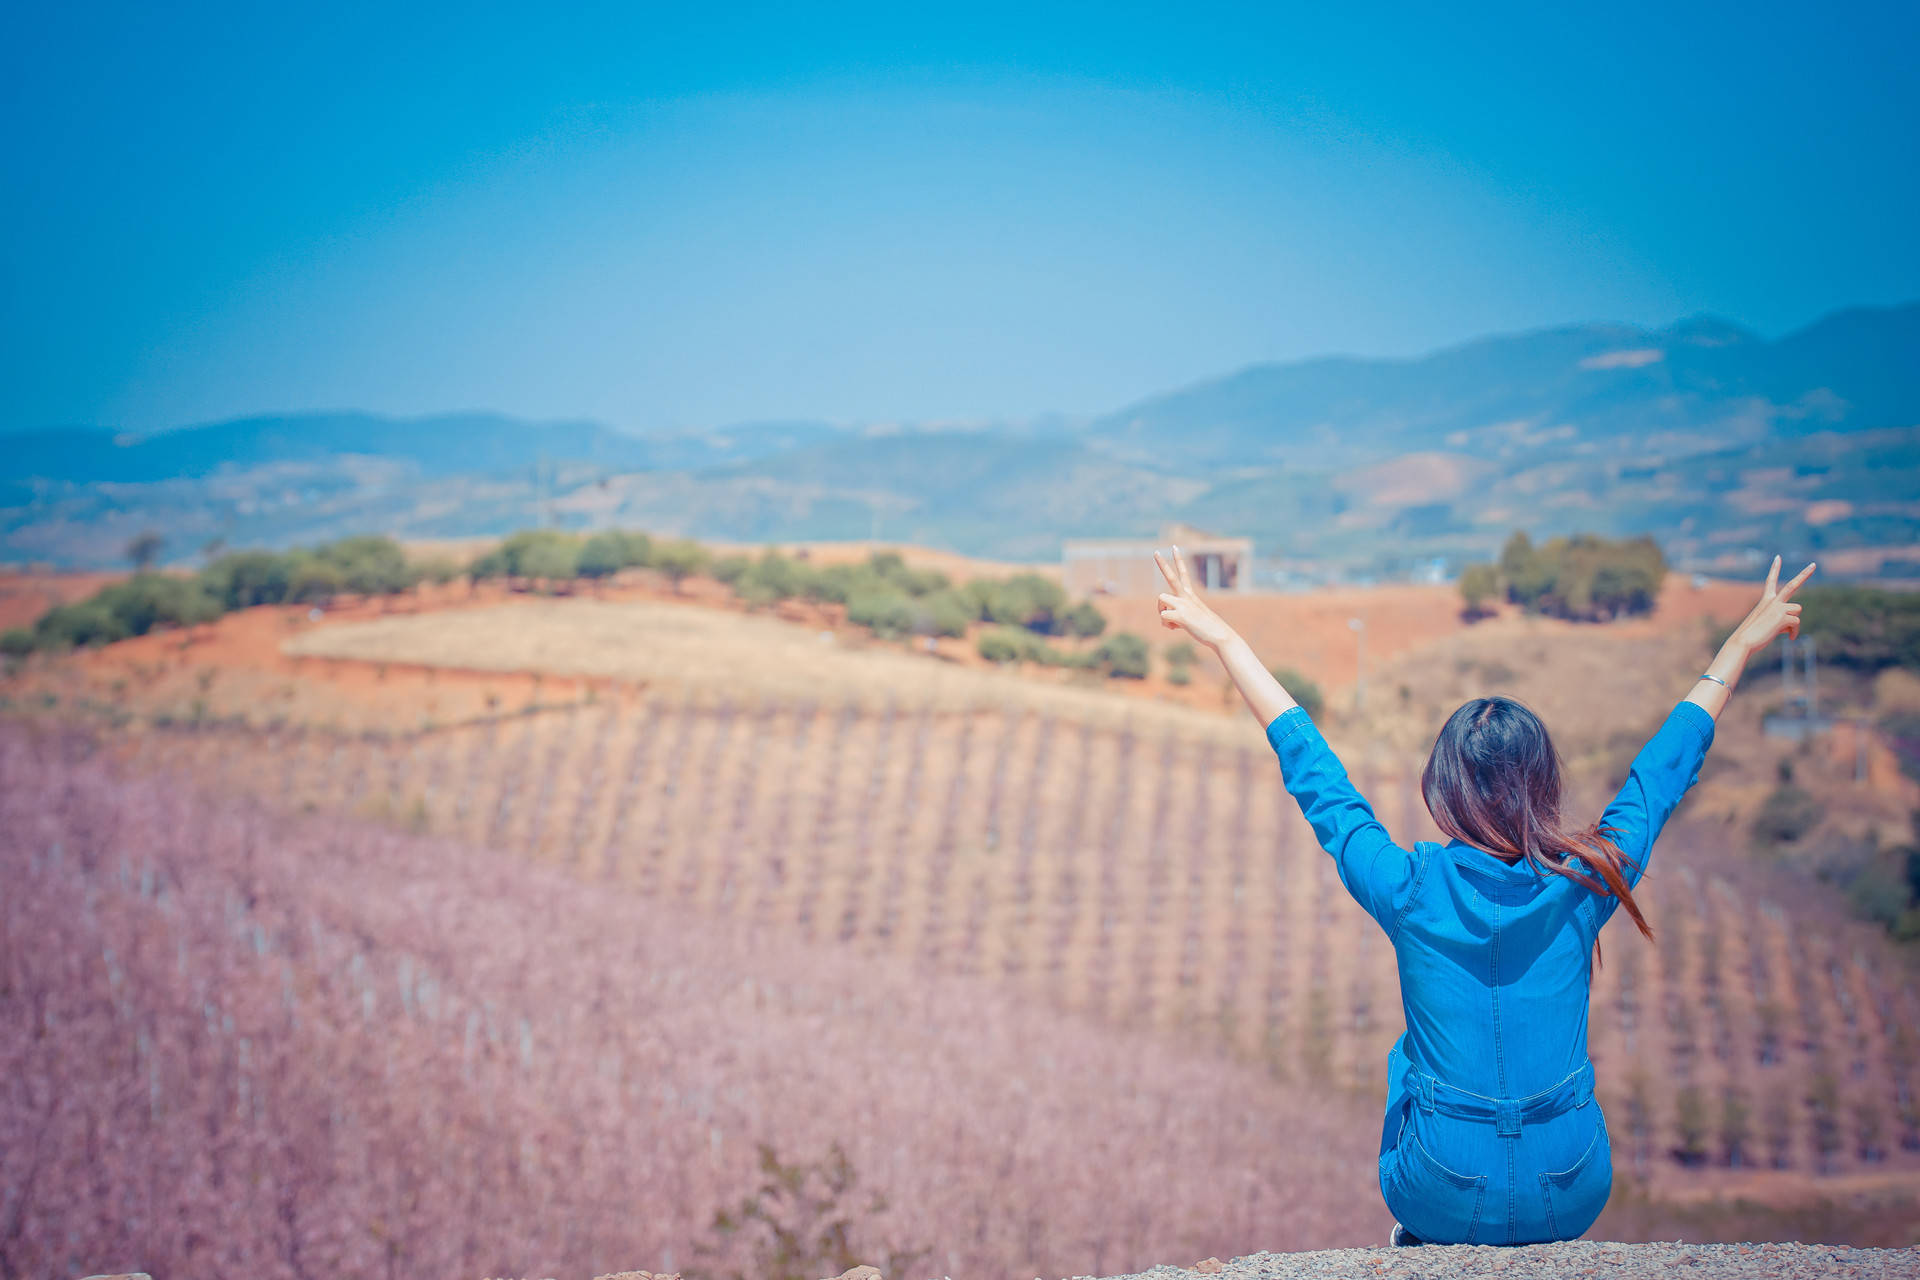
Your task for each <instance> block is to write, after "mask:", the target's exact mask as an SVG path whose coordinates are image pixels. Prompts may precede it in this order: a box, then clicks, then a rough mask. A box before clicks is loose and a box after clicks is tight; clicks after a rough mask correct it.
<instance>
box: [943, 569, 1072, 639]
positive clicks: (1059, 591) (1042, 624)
mask: <svg viewBox="0 0 1920 1280" xmlns="http://www.w3.org/2000/svg"><path fill="white" fill-rule="evenodd" d="M961 594H962V596H963V597H964V598H965V599H967V600H968V601H969V602H970V603H971V604H972V606H973V608H974V611H975V613H976V616H978V617H980V618H982V619H984V620H985V621H987V622H998V623H1001V624H1003V625H1005V626H1011V627H1025V628H1027V629H1028V630H1029V631H1037V632H1039V633H1041V634H1042V635H1052V634H1054V633H1055V632H1056V631H1057V630H1059V629H1060V619H1061V617H1062V615H1064V614H1065V613H1066V612H1067V593H1066V591H1065V589H1063V588H1062V587H1061V586H1060V584H1059V583H1057V582H1055V581H1053V579H1051V578H1045V577H1042V576H1041V575H1039V574H1037V573H1016V574H1014V575H1013V576H1012V577H1010V578H1000V579H994V578H975V579H974V580H973V581H971V582H969V583H967V585H966V586H965V587H963V588H961Z"/></svg>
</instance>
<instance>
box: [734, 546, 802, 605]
mask: <svg viewBox="0 0 1920 1280" xmlns="http://www.w3.org/2000/svg"><path fill="white" fill-rule="evenodd" d="M810 576H811V575H810V574H809V572H808V570H807V566H806V565H803V564H801V563H800V562H799V561H797V560H794V559H791V558H789V557H787V556H784V555H781V554H780V553H779V552H778V551H775V550H773V549H772V548H768V549H767V550H766V551H765V552H763V553H761V556H760V558H759V559H758V560H755V561H753V562H752V563H750V564H749V565H748V566H747V570H746V572H745V573H742V574H741V575H740V576H739V577H738V578H737V579H735V581H734V584H733V589H734V590H735V591H736V592H738V593H739V594H740V596H741V597H742V598H743V599H745V600H746V601H747V602H748V603H749V604H755V605H763V604H777V603H778V602H780V601H782V600H791V599H792V598H793V597H795V596H797V595H800V594H801V592H802V591H803V590H804V588H805V586H806V580H807V578H808V577H810Z"/></svg>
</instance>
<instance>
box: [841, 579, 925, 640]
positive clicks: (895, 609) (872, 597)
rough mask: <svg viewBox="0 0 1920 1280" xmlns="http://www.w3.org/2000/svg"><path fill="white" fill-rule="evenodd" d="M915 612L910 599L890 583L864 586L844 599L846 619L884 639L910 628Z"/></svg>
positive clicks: (911, 627)
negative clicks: (847, 598) (850, 597)
mask: <svg viewBox="0 0 1920 1280" xmlns="http://www.w3.org/2000/svg"><path fill="white" fill-rule="evenodd" d="M916 616H917V615H916V613H915V611H914V603H913V600H912V599H911V598H910V597H909V596H907V595H906V594H905V593H904V592H901V591H897V590H895V589H894V588H892V587H884V586H883V587H867V588H863V589H862V590H861V591H860V592H859V594H857V595H855V596H854V597H853V598H852V599H850V600H848V601H847V621H848V622H851V623H853V624H854V625H855V626H859V627H866V628H867V629H869V630H870V631H872V632H873V634H875V635H876V636H879V637H880V638H882V639H884V640H893V639H897V638H899V637H900V636H903V635H906V634H907V633H908V632H910V631H912V630H913V624H914V620H915V618H916Z"/></svg>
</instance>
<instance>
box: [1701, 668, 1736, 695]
mask: <svg viewBox="0 0 1920 1280" xmlns="http://www.w3.org/2000/svg"><path fill="white" fill-rule="evenodd" d="M1700 678H1701V679H1702V680H1711V681H1713V682H1714V683H1715V684H1717V685H1719V686H1720V687H1721V688H1722V689H1725V690H1726V691H1727V692H1728V693H1732V692H1733V686H1732V685H1730V684H1728V683H1727V682H1726V681H1725V680H1722V679H1721V678H1720V677H1719V676H1717V675H1715V674H1713V672H1711V671H1702V672H1701V673H1700Z"/></svg>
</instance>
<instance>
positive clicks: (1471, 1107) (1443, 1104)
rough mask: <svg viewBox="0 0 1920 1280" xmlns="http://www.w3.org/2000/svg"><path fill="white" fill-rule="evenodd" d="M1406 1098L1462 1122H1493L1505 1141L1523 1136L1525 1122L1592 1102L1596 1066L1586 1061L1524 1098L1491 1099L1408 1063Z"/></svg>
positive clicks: (1495, 1130) (1538, 1121) (1555, 1114)
mask: <svg viewBox="0 0 1920 1280" xmlns="http://www.w3.org/2000/svg"><path fill="white" fill-rule="evenodd" d="M1403 1087H1404V1088H1405V1090H1406V1096H1407V1097H1409V1098H1411V1099H1413V1101H1414V1103H1415V1104H1416V1105H1418V1106H1419V1107H1420V1109H1421V1110H1422V1111H1427V1112H1434V1111H1437V1112H1439V1113H1440V1114H1441V1115H1446V1116H1458V1117H1459V1118H1461V1119H1463V1120H1491V1121H1493V1126H1494V1132H1495V1133H1497V1134H1498V1135H1499V1136H1501V1137H1503V1138H1517V1137H1519V1136H1520V1125H1521V1123H1522V1121H1531V1122H1533V1123H1534V1124H1538V1123H1540V1121H1542V1120H1548V1119H1551V1118H1553V1117H1554V1116H1557V1115H1559V1114H1561V1113H1562V1112H1564V1111H1571V1110H1573V1109H1574V1108H1575V1107H1583V1106H1585V1105H1586V1104H1587V1103H1588V1102H1590V1101H1591V1100H1592V1099H1593V1063H1592V1062H1591V1061H1587V1062H1583V1063H1581V1064H1580V1065H1579V1066H1578V1067H1575V1068H1574V1069H1573V1070H1572V1071H1570V1072H1568V1073H1567V1075H1566V1076H1565V1077H1564V1078H1563V1079H1561V1080H1560V1081H1559V1082H1557V1083H1555V1084H1551V1085H1548V1086H1547V1087H1546V1088H1544V1089H1542V1090H1540V1092H1538V1093H1530V1094H1528V1095H1527V1096H1526V1097H1524V1098H1489V1097H1487V1096H1486V1095H1485V1094H1480V1093H1474V1092H1472V1091H1471V1090H1468V1089H1461V1088H1457V1087H1455V1086H1454V1085H1450V1084H1448V1083H1447V1082H1446V1081H1444V1080H1441V1079H1439V1078H1438V1077H1437V1076H1435V1075H1434V1074H1433V1073H1432V1072H1429V1071H1422V1070H1421V1069H1420V1068H1419V1067H1416V1066H1414V1065H1413V1063H1411V1062H1409V1063H1407V1074H1406V1081H1405V1084H1404V1086H1403Z"/></svg>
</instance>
